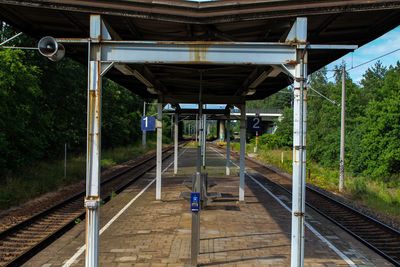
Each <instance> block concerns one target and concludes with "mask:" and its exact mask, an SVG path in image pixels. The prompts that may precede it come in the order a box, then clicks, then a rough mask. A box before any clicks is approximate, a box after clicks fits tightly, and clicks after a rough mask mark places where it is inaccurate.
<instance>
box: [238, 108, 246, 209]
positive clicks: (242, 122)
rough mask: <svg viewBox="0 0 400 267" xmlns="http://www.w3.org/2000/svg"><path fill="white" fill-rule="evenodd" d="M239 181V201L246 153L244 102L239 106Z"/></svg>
mask: <svg viewBox="0 0 400 267" xmlns="http://www.w3.org/2000/svg"><path fill="white" fill-rule="evenodd" d="M240 112H241V114H240V164H239V165H240V181H239V201H244V173H245V163H244V160H245V153H246V103H243V104H242V105H241V107H240Z"/></svg>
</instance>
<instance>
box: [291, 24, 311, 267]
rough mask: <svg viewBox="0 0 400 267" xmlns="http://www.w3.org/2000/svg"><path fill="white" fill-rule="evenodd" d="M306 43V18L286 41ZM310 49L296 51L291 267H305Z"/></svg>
mask: <svg viewBox="0 0 400 267" xmlns="http://www.w3.org/2000/svg"><path fill="white" fill-rule="evenodd" d="M291 39H295V40H297V42H304V43H306V42H307V18H297V19H296V21H295V23H294V24H293V26H292V28H291V30H290V32H289V34H288V37H287V38H286V41H290V40H291ZM306 49H307V46H305V47H304V48H303V49H300V48H299V49H298V50H297V59H296V62H297V63H296V65H295V67H294V75H293V76H294V107H293V183H292V235H291V237H292V242H291V267H302V266H304V220H305V192H306V191H305V190H306V118H307V107H306V103H307V98H306V93H307V90H306V77H307V50H306Z"/></svg>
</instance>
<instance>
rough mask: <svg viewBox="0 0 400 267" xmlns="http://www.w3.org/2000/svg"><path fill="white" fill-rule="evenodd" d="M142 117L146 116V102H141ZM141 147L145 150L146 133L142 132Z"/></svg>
mask: <svg viewBox="0 0 400 267" xmlns="http://www.w3.org/2000/svg"><path fill="white" fill-rule="evenodd" d="M143 116H146V101H144V102H143ZM142 147H143V151H144V150H145V149H146V131H142Z"/></svg>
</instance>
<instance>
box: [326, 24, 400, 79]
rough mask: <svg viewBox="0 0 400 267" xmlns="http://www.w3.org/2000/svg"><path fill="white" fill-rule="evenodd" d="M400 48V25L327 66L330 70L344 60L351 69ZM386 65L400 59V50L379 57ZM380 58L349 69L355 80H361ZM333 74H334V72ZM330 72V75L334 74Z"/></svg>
mask: <svg viewBox="0 0 400 267" xmlns="http://www.w3.org/2000/svg"><path fill="white" fill-rule="evenodd" d="M399 48H400V26H399V27H397V28H395V29H393V30H392V31H390V32H388V33H386V34H384V35H382V36H381V37H379V38H377V39H376V40H374V41H372V42H370V43H368V44H366V45H364V46H362V47H360V48H359V49H357V50H355V51H354V52H353V53H349V54H347V55H345V56H343V57H342V58H340V59H338V60H336V61H334V62H332V63H330V64H329V65H328V66H327V68H328V70H332V69H333V68H334V67H335V65H340V64H341V63H342V62H343V61H344V62H345V63H346V67H347V69H348V70H349V69H351V68H352V67H356V66H358V65H359V64H362V63H364V62H367V61H369V60H372V59H374V58H376V57H379V56H382V55H384V54H386V53H389V52H391V51H393V50H395V49H399ZM379 60H380V61H381V62H382V64H383V65H384V66H390V65H394V64H396V62H397V61H399V60H400V50H399V51H397V52H395V53H393V54H390V55H387V56H385V57H382V58H380V59H379ZM377 61H378V60H374V61H372V62H370V63H368V64H365V65H363V66H360V67H356V68H355V69H352V70H350V71H349V73H350V77H351V78H352V79H353V81H355V82H360V81H361V79H362V75H363V74H364V73H365V71H366V70H367V69H368V68H370V67H372V66H373V65H375V63H376V62H377ZM332 75H333V74H332ZM332 75H329V74H328V77H330V76H332Z"/></svg>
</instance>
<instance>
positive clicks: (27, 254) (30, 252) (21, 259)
mask: <svg viewBox="0 0 400 267" xmlns="http://www.w3.org/2000/svg"><path fill="white" fill-rule="evenodd" d="M173 147H174V146H173V145H172V146H170V147H168V148H166V149H164V150H163V153H166V152H168V151H170V150H171V149H173ZM171 155H172V154H168V155H166V156H165V157H164V158H167V157H169V156H171ZM155 157H156V155H155V154H154V155H152V156H151V157H148V158H146V159H144V160H142V161H140V162H138V163H135V164H134V165H132V166H130V167H128V168H126V169H124V170H122V171H121V172H118V173H116V174H114V175H112V176H111V177H109V178H107V179H105V180H103V181H102V182H101V185H105V184H107V183H109V182H111V181H113V180H115V178H118V177H120V176H122V175H124V174H126V173H128V172H130V171H132V170H134V169H136V168H138V167H140V166H143V165H144V164H146V163H148V162H149V161H151V160H154V159H155ZM154 167H155V164H153V165H151V166H149V167H148V168H146V169H145V170H142V171H141V172H140V173H139V174H137V175H136V176H135V178H133V179H130V180H129V181H128V182H127V183H124V184H123V185H121V186H119V187H118V188H117V189H115V190H113V191H114V192H115V193H117V194H118V193H120V192H122V191H123V190H124V189H125V188H126V187H128V186H129V185H131V184H132V183H133V182H134V181H136V180H137V179H139V178H140V177H141V176H143V175H144V174H146V173H147V172H148V171H150V170H151V169H153V168H154ZM84 195H85V190H83V191H81V192H79V193H77V194H75V195H73V196H71V197H69V198H67V199H65V200H63V201H60V202H59V203H57V204H55V205H53V206H51V207H49V208H47V209H46V210H44V211H42V212H39V213H38V214H36V215H33V216H32V217H30V218H28V219H26V220H24V221H22V222H20V223H18V224H16V225H14V226H12V227H10V228H8V229H6V230H4V231H2V232H0V244H1V242H2V241H3V240H4V239H5V238H6V237H9V236H11V235H12V234H15V233H17V232H18V231H19V230H21V229H23V228H24V227H27V226H29V225H31V224H33V223H35V222H38V221H39V220H40V219H42V218H44V217H46V216H48V215H50V214H52V213H55V212H56V211H57V210H60V209H62V208H63V207H65V206H67V205H68V204H71V203H74V201H77V200H79V199H80V198H82V197H83V196H84ZM110 199H111V195H108V196H106V197H105V198H104V199H103V201H104V203H106V202H108V201H109V200H110ZM82 209H83V206H82ZM84 218H85V211H83V212H82V213H80V214H79V215H77V216H74V217H73V218H72V219H70V220H68V221H67V222H65V223H64V224H62V225H60V226H59V228H58V229H57V230H55V231H54V232H52V233H51V234H49V235H47V236H46V237H44V238H43V239H41V240H40V241H39V242H38V243H36V244H35V245H33V246H31V247H29V248H28V249H26V250H25V251H23V252H22V253H21V254H20V255H18V256H17V257H15V258H13V259H12V260H11V261H10V262H7V263H6V265H4V266H20V265H22V264H23V263H25V262H26V261H27V260H29V259H30V258H32V257H33V256H34V255H35V254H37V253H38V252H40V251H41V250H43V249H44V248H45V247H47V246H48V245H50V244H51V243H52V242H54V241H55V240H56V239H57V238H58V237H60V236H61V235H62V234H63V233H65V232H66V231H68V230H69V229H71V228H72V227H73V226H74V225H75V224H76V223H75V221H76V220H77V219H81V220H83V219H84Z"/></svg>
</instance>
